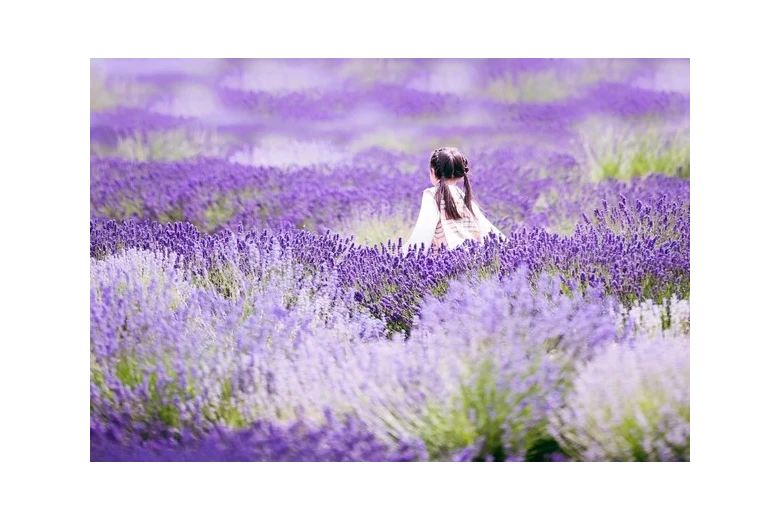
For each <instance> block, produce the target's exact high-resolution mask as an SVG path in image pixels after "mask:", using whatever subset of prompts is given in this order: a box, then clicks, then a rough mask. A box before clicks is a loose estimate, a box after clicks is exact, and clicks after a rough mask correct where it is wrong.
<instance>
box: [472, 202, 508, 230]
mask: <svg viewBox="0 0 780 520" xmlns="http://www.w3.org/2000/svg"><path fill="white" fill-rule="evenodd" d="M472 206H473V207H474V215H475V216H476V217H477V223H478V224H479V234H480V235H482V236H483V237H484V236H486V235H488V234H489V233H491V232H493V233H495V234H496V235H498V236H500V237H503V236H504V234H503V233H502V232H501V231H499V230H498V228H497V227H496V226H494V225H493V223H492V222H490V221H489V220H488V219H487V218H486V217H485V215H484V214H483V213H482V210H481V209H480V208H479V204H477V203H476V202H474V203H472Z"/></svg>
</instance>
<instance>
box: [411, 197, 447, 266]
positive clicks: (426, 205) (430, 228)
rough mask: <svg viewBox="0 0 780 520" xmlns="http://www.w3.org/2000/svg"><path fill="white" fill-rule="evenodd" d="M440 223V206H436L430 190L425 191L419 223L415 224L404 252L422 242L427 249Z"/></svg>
mask: <svg viewBox="0 0 780 520" xmlns="http://www.w3.org/2000/svg"><path fill="white" fill-rule="evenodd" d="M438 223H439V208H437V207H436V201H435V200H434V199H433V196H432V195H430V194H429V193H428V192H423V196H422V202H421V203H420V213H419V215H418V216H417V223H416V224H415V225H414V230H412V235H411V236H410V237H409V241H408V242H407V243H406V244H404V246H403V254H407V253H408V252H409V248H410V247H411V246H412V245H413V244H422V246H423V247H424V248H425V249H428V248H430V247H431V244H432V243H433V235H434V234H435V233H436V225H437V224H438Z"/></svg>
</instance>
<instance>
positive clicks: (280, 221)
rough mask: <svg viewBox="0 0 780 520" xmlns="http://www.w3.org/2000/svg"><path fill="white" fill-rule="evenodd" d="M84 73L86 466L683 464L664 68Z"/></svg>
mask: <svg viewBox="0 0 780 520" xmlns="http://www.w3.org/2000/svg"><path fill="white" fill-rule="evenodd" d="M91 65H92V66H91V91H90V101H91V103H90V109H91V114H90V118H91V132H90V416H91V429H90V439H91V443H90V446H91V459H92V460H93V461H688V460H689V459H690V376H689V372H690V330H691V323H690V181H689V179H690V117H689V106H690V94H689V83H690V81H689V71H690V66H689V61H688V60H687V59H670V60H653V59H614V60H609V59H593V60H585V59H578V60H557V59H527V60H504V59H501V60H386V59H382V60H348V59H344V60H308V59H306V60H232V59H226V60H184V59H182V60H178V59H176V60H93V61H92V64H91ZM442 146H456V147H458V148H459V149H460V150H461V151H462V152H463V153H464V154H465V156H466V157H468V160H469V166H470V169H471V171H470V172H469V177H470V179H471V185H472V188H473V190H474V197H475V199H476V200H477V201H478V202H479V204H480V206H481V207H482V208H483V209H484V211H485V213H486V215H487V216H488V218H489V219H490V220H491V222H493V223H494V224H495V225H496V226H497V227H498V228H499V229H500V230H501V231H502V232H503V234H504V236H503V237H495V236H491V237H488V238H487V239H486V240H485V241H484V243H482V244H478V243H473V242H466V243H465V244H464V245H462V246H460V247H458V248H456V249H454V250H451V251H442V252H438V253H430V252H425V251H421V250H418V249H417V248H412V250H411V252H410V253H409V254H408V255H406V254H404V247H403V246H404V244H405V242H406V241H407V240H408V238H409V236H410V233H411V230H412V228H413V226H414V224H415V220H416V218H417V212H418V210H419V207H420V196H421V192H422V191H423V190H424V189H425V188H427V187H429V186H430V181H429V178H428V160H429V155H430V152H431V150H433V149H435V148H439V147H442Z"/></svg>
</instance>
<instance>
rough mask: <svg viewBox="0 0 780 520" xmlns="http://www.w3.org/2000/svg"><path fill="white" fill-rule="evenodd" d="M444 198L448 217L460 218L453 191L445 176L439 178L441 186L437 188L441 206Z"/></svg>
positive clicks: (438, 200)
mask: <svg viewBox="0 0 780 520" xmlns="http://www.w3.org/2000/svg"><path fill="white" fill-rule="evenodd" d="M442 200H443V201H444V214H445V215H446V216H447V218H448V219H450V220H459V219H460V213H459V212H458V207H457V206H456V205H455V199H453V198H452V192H451V191H450V188H449V186H447V183H446V182H445V179H444V177H442V178H441V179H439V187H438V189H437V190H436V201H437V202H438V203H439V206H440V207H441V201H442Z"/></svg>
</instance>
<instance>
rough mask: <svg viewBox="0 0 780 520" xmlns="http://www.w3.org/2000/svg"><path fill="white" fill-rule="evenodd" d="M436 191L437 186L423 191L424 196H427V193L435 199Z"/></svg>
mask: <svg viewBox="0 0 780 520" xmlns="http://www.w3.org/2000/svg"><path fill="white" fill-rule="evenodd" d="M436 190H437V188H436V186H431V187H430V188H425V189H424V190H423V195H425V194H426V193H427V194H428V195H430V196H431V197H434V198H435V196H436Z"/></svg>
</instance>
